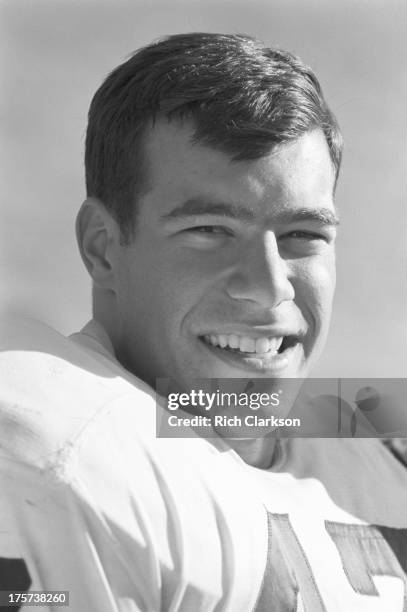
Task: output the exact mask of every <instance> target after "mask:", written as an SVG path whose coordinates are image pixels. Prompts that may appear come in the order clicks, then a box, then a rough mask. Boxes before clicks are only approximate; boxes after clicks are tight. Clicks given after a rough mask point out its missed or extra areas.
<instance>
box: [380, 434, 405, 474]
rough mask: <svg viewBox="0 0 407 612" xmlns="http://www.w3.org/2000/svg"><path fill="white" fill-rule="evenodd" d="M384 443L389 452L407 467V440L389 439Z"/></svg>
mask: <svg viewBox="0 0 407 612" xmlns="http://www.w3.org/2000/svg"><path fill="white" fill-rule="evenodd" d="M383 442H384V444H385V445H386V446H387V448H388V449H389V451H390V452H391V453H393V455H394V456H395V457H396V458H397V459H398V460H399V461H401V463H402V464H403V465H404V466H405V467H407V438H387V439H385V440H383Z"/></svg>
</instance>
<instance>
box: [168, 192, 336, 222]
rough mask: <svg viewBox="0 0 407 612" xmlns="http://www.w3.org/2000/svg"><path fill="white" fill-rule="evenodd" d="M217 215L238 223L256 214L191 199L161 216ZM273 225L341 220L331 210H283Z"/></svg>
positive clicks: (223, 204)
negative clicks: (235, 220)
mask: <svg viewBox="0 0 407 612" xmlns="http://www.w3.org/2000/svg"><path fill="white" fill-rule="evenodd" d="M204 215H215V216H220V217H230V218H232V219H237V220H238V221H253V220H254V219H255V213H254V211H253V209H251V208H248V207H246V206H241V205H237V204H232V203H226V202H217V201H213V200H207V199H204V198H200V197H199V198H191V199H188V200H186V201H185V202H184V203H183V204H181V205H180V206H177V207H176V208H174V209H173V210H171V211H170V212H169V213H166V214H164V215H162V216H161V219H164V220H172V219H187V218H189V217H195V216H204ZM270 220H271V221H272V222H273V223H280V224H288V223H296V222H298V221H314V222H317V223H320V224H323V225H339V218H338V216H337V215H336V214H335V212H334V211H332V210H331V209H330V208H319V207H318V208H301V209H296V210H282V211H280V212H278V213H277V214H276V215H273V214H272V215H270Z"/></svg>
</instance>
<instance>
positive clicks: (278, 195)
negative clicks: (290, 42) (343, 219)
mask: <svg viewBox="0 0 407 612" xmlns="http://www.w3.org/2000/svg"><path fill="white" fill-rule="evenodd" d="M192 134H193V127H192V125H191V124H189V123H188V122H187V123H184V124H182V125H181V124H180V123H178V122H173V123H168V122H164V121H162V122H161V121H160V122H157V123H156V125H155V127H154V128H153V129H151V131H150V132H149V133H148V135H147V138H146V145H145V154H146V157H147V161H148V164H147V165H148V179H149V185H150V189H149V191H148V192H147V193H146V194H145V195H144V196H143V197H142V198H141V199H140V201H139V204H138V206H139V212H138V217H137V229H136V234H135V238H134V241H133V242H132V244H131V245H130V246H125V247H123V246H122V247H117V248H118V251H117V258H116V260H115V268H114V272H115V275H116V286H115V291H116V296H117V302H118V309H119V319H120V320H119V328H120V331H121V333H120V340H119V346H117V347H116V348H117V349H118V355H119V358H120V359H121V360H122V361H123V363H124V364H125V365H126V367H127V368H128V369H130V370H131V371H132V372H134V373H135V374H136V375H138V376H140V377H141V378H142V379H144V380H145V381H147V382H148V383H149V384H150V385H152V386H155V379H156V378H157V377H169V378H173V379H175V380H177V381H178V383H179V384H180V385H181V386H183V387H185V388H188V387H189V384H188V381H189V380H190V379H193V378H201V379H202V378H237V377H242V378H252V377H261V378H275V377H304V376H306V375H307V373H308V371H309V368H310V366H311V364H313V363H314V361H315V358H316V357H317V356H318V355H319V353H320V351H321V348H322V346H323V344H324V341H325V337H326V333H327V329H328V325H329V319H330V314H331V304H332V297H333V292H334V286H335V252H334V241H335V232H336V230H335V213H334V205H333V199H332V198H333V186H334V169H333V166H332V162H331V159H330V156H329V150H328V146H327V143H326V141H325V138H324V136H323V134H322V132H320V131H319V130H316V131H313V132H309V133H307V134H306V135H304V136H303V137H301V138H299V139H298V140H295V141H293V142H291V143H286V144H283V145H280V147H279V148H277V149H275V150H274V151H273V152H272V153H270V154H269V155H268V156H266V157H263V158H261V159H258V160H254V161H253V160H251V161H239V162H232V161H231V160H230V157H229V156H228V155H227V154H225V153H222V152H220V151H217V150H215V149H213V148H210V147H207V146H202V145H200V144H192V142H191V137H192Z"/></svg>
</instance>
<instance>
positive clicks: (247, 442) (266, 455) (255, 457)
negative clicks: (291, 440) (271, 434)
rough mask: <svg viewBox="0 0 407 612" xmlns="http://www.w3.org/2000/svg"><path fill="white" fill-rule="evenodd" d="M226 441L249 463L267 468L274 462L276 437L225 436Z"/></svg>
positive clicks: (260, 467)
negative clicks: (247, 437) (243, 437)
mask: <svg viewBox="0 0 407 612" xmlns="http://www.w3.org/2000/svg"><path fill="white" fill-rule="evenodd" d="M225 441H226V442H227V444H229V446H230V447H231V448H233V450H234V451H235V452H236V453H237V454H238V455H239V456H240V457H241V459H243V461H244V462H245V463H247V464H248V465H251V466H253V467H256V468H259V469H263V470H265V469H268V468H269V467H271V465H272V464H273V460H274V458H275V451H276V442H277V440H276V438H268V437H267V438H255V439H239V438H225Z"/></svg>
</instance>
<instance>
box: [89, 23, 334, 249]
mask: <svg viewBox="0 0 407 612" xmlns="http://www.w3.org/2000/svg"><path fill="white" fill-rule="evenodd" d="M158 117H167V118H168V119H169V120H172V119H175V118H178V119H179V118H184V117H185V118H189V119H191V120H192V121H193V124H194V128H195V133H194V141H196V142H199V143H202V144H206V145H209V146H212V147H214V148H217V149H219V150H222V151H223V152H225V153H228V154H229V155H230V156H231V158H232V159H233V160H236V161H237V160H245V159H246V160H249V159H257V158H260V157H262V156H265V155H267V154H268V153H269V152H270V150H271V149H272V148H273V146H275V145H277V144H278V143H281V142H286V141H290V140H293V139H296V138H299V137H300V136H301V135H303V134H304V133H306V132H308V131H310V130H312V129H316V128H320V129H322V130H323V132H324V134H325V137H326V140H327V143H328V146H329V151H330V155H331V159H332V162H333V165H334V167H335V171H336V177H337V176H338V173H339V168H340V164H341V156H342V138H341V134H340V130H339V127H338V124H337V122H336V119H335V117H334V115H333V114H332V112H331V111H330V109H329V107H328V105H327V103H326V102H325V100H324V97H323V94H322V90H321V87H320V84H319V82H318V80H317V78H316V76H315V75H314V73H313V72H312V70H311V69H310V68H308V67H307V66H306V65H304V64H303V62H302V61H301V60H300V59H299V58H298V57H296V56H295V55H292V54H291V53H287V52H286V51H282V50H279V49H273V48H270V47H267V46H265V45H264V44H263V43H261V42H260V41H258V40H256V39H254V38H251V37H249V36H243V35H234V34H212V33H209V34H208V33H191V34H178V35H174V36H168V37H166V38H163V39H161V40H159V41H157V42H154V43H152V44H150V45H148V46H146V47H144V48H141V49H140V50H138V51H137V52H136V53H135V54H134V55H132V56H131V57H130V59H128V60H127V61H126V62H124V63H123V64H121V65H120V66H118V67H117V68H116V69H115V70H113V72H111V74H110V75H109V76H108V77H107V78H106V80H105V81H104V83H103V84H102V85H101V87H100V88H99V89H98V91H97V92H96V94H95V96H94V98H93V100H92V103H91V106H90V109H89V117H88V119H89V122H88V129H87V135H86V152H85V167H86V188H87V194H88V196H94V197H97V198H98V199H100V200H101V201H102V202H103V204H104V205H105V206H106V208H107V209H108V210H109V211H110V213H111V214H112V215H113V217H114V218H115V219H116V221H117V222H118V224H119V227H120V230H121V235H122V239H123V240H124V241H125V242H126V241H128V240H129V239H130V237H131V236H132V235H133V229H134V224H135V216H136V203H137V198H138V197H139V196H140V194H141V193H142V192H143V189H144V188H145V187H144V185H145V168H144V166H145V164H144V163H143V162H144V160H143V150H142V149H143V133H144V132H145V128H146V127H147V125H151V124H152V123H153V122H154V120H155V119H156V118H158Z"/></svg>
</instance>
